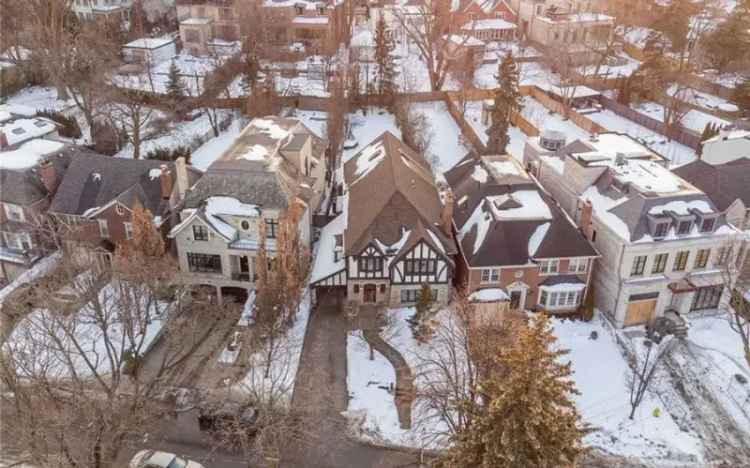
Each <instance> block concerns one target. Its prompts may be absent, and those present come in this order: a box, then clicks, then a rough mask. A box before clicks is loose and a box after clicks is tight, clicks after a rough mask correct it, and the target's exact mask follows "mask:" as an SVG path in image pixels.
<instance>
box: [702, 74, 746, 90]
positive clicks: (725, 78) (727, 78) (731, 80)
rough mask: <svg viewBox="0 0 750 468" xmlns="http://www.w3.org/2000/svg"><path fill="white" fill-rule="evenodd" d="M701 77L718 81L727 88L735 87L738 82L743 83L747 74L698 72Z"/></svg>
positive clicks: (714, 81) (713, 81)
mask: <svg viewBox="0 0 750 468" xmlns="http://www.w3.org/2000/svg"><path fill="white" fill-rule="evenodd" d="M698 76H700V77H701V78H703V79H705V80H708V81H710V82H711V83H716V84H718V85H721V86H725V87H727V88H731V89H734V88H736V87H737V84H738V83H741V82H742V81H743V80H744V79H745V75H743V74H742V73H722V74H719V73H709V72H707V73H698Z"/></svg>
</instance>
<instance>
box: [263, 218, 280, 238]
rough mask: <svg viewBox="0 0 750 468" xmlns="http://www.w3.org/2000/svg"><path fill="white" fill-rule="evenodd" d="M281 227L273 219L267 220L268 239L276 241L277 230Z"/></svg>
mask: <svg viewBox="0 0 750 468" xmlns="http://www.w3.org/2000/svg"><path fill="white" fill-rule="evenodd" d="M278 227H279V222H278V221H276V220H275V219H273V218H266V238H268V239H276V229H278Z"/></svg>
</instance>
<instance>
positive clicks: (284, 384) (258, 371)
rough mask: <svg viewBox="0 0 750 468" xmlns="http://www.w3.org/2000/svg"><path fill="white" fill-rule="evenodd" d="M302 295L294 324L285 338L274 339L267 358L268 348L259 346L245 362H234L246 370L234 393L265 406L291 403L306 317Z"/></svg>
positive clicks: (306, 300)
mask: <svg viewBox="0 0 750 468" xmlns="http://www.w3.org/2000/svg"><path fill="white" fill-rule="evenodd" d="M302 294H303V296H302V302H301V304H300V307H299V311H298V312H297V316H296V318H295V321H294V323H293V324H292V326H291V327H290V328H289V329H288V330H287V331H286V334H285V336H282V337H278V338H277V341H276V343H275V344H274V346H273V352H271V353H270V356H269V354H268V350H269V346H261V349H259V350H257V351H256V352H254V353H252V354H250V355H249V356H248V357H247V361H244V362H237V363H236V364H237V365H241V366H246V368H247V369H248V371H247V373H246V374H245V375H244V377H243V378H242V379H241V380H240V381H239V382H237V383H236V384H234V386H233V388H234V389H235V390H237V391H238V392H240V393H243V394H246V395H249V396H250V397H251V398H254V399H256V400H260V401H265V402H266V403H268V404H274V405H275V404H281V405H288V404H290V403H291V401H292V394H293V393H294V385H295V383H296V382H295V378H296V376H297V368H298V367H299V360H300V355H301V354H302V345H303V344H304V341H305V331H306V330H307V322H308V319H309V318H310V307H311V303H310V299H311V298H310V291H309V290H307V289H306V290H304V291H303V293H302ZM269 366H270V367H269ZM267 368H269V372H268V377H266V369H267Z"/></svg>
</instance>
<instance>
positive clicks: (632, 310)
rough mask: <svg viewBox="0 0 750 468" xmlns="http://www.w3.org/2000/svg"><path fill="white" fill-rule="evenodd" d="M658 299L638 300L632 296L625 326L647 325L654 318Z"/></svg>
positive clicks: (626, 313)
mask: <svg viewBox="0 0 750 468" xmlns="http://www.w3.org/2000/svg"><path fill="white" fill-rule="evenodd" d="M658 300H659V299H658V298H647V299H636V298H633V296H631V299H630V300H629V301H628V309H627V311H626V312H625V326H626V327H629V326H631V325H639V324H642V323H646V322H648V321H649V320H651V318H653V316H654V311H655V310H656V301H658Z"/></svg>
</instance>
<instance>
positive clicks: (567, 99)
mask: <svg viewBox="0 0 750 468" xmlns="http://www.w3.org/2000/svg"><path fill="white" fill-rule="evenodd" d="M536 87H537V88H539V89H540V90H541V91H542V92H544V93H545V94H546V95H547V96H549V97H551V98H552V99H554V100H555V101H557V102H559V103H561V104H567V105H569V106H571V107H573V108H576V109H588V108H592V107H601V97H602V93H600V92H599V91H597V90H595V89H591V88H589V87H588V86H583V85H566V86H558V85H553V84H551V83H537V84H536Z"/></svg>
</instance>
